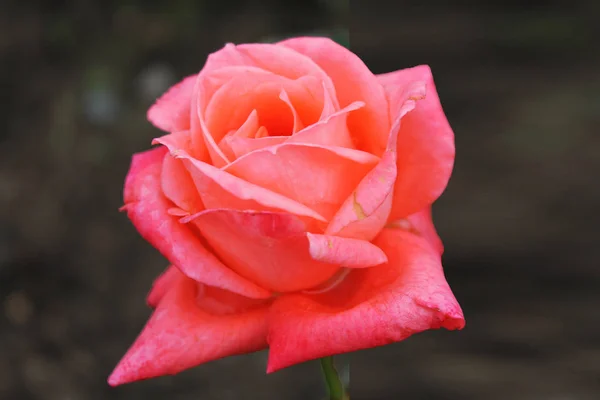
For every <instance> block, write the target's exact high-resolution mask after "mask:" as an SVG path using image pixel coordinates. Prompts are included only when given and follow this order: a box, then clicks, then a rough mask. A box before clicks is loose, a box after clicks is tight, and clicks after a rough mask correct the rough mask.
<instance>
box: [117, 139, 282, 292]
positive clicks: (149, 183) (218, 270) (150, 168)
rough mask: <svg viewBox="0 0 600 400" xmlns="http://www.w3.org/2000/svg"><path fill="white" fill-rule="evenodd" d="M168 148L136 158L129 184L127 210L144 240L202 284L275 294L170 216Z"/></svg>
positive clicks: (132, 164) (125, 196) (127, 184)
mask: <svg viewBox="0 0 600 400" xmlns="http://www.w3.org/2000/svg"><path fill="white" fill-rule="evenodd" d="M165 154H167V149H166V148H164V147H160V148H158V149H153V150H150V151H147V152H144V153H139V154H136V155H134V157H133V159H132V162H131V167H130V170H129V173H128V175H127V179H126V181H125V190H124V199H125V206H124V209H125V210H126V211H127V215H128V217H129V219H130V220H131V222H132V223H133V225H134V226H135V227H136V228H137V230H138V232H139V233H140V234H141V235H142V237H143V238H144V239H146V240H147V241H148V242H150V243H151V244H152V245H153V246H154V247H155V248H156V249H157V250H158V251H160V252H161V253H162V254H163V255H164V256H165V257H166V258H167V259H168V260H169V261H171V263H173V265H175V266H177V267H178V268H179V269H180V270H181V271H182V272H183V273H184V274H186V275H187V276H189V277H190V278H192V279H195V280H197V281H198V282H203V283H206V284H208V285H211V286H216V287H220V288H223V289H227V290H231V291H233V292H236V293H240V294H242V295H245V296H248V297H255V298H266V297H269V296H270V295H271V294H270V292H269V291H268V290H265V289H263V288H261V287H259V286H257V285H256V284H254V283H252V282H249V281H247V280H246V279H244V278H242V277H241V276H239V275H237V274H236V273H235V272H233V271H232V270H231V269H229V268H227V267H226V266H225V265H223V264H222V263H221V262H220V261H219V260H218V259H217V258H216V257H215V256H214V255H213V254H211V253H210V252H209V251H208V250H206V249H205V248H204V246H203V245H202V243H201V242H200V240H199V239H198V237H196V236H195V234H194V233H193V232H192V230H190V228H189V227H188V226H185V225H183V224H181V223H180V222H179V221H178V219H177V218H176V217H174V216H172V215H169V213H168V210H169V208H171V203H170V202H169V200H167V198H165V196H164V195H163V194H162V191H161V171H162V162H163V159H164V157H165Z"/></svg>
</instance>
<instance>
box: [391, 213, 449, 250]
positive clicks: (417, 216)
mask: <svg viewBox="0 0 600 400" xmlns="http://www.w3.org/2000/svg"><path fill="white" fill-rule="evenodd" d="M386 227H389V228H395V229H403V230H405V231H409V232H412V233H414V234H417V235H421V236H423V237H424V238H425V240H427V241H428V242H429V243H430V244H431V245H432V246H433V248H434V249H436V250H437V251H438V252H439V253H440V255H442V254H443V253H444V244H443V243H442V240H441V239H440V237H439V236H438V234H437V231H436V229H435V226H434V225H433V220H432V219H431V207H427V208H426V209H424V210H421V211H419V212H417V213H414V214H411V215H409V216H408V217H406V218H402V219H398V220H395V221H392V222H390V223H388V225H386Z"/></svg>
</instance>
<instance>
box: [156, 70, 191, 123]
mask: <svg viewBox="0 0 600 400" xmlns="http://www.w3.org/2000/svg"><path fill="white" fill-rule="evenodd" d="M196 77H197V75H192V76H188V77H187V78H185V79H184V80H182V81H181V82H179V83H178V84H176V85H175V86H173V87H171V88H170V89H169V90H168V91H167V92H166V93H165V94H163V95H162V96H161V97H160V98H159V99H158V100H156V103H154V105H152V107H150V109H149V110H148V114H147V117H148V120H149V121H150V122H152V124H154V126H156V127H157V128H159V129H162V130H163V131H166V132H175V131H183V130H187V129H190V109H191V104H192V92H193V90H194V85H195V83H196Z"/></svg>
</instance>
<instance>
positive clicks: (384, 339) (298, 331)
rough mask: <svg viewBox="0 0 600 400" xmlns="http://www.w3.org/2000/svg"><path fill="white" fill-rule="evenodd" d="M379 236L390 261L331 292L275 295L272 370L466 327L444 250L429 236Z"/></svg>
mask: <svg viewBox="0 0 600 400" xmlns="http://www.w3.org/2000/svg"><path fill="white" fill-rule="evenodd" d="M374 244H375V245H377V246H379V247H380V248H381V249H383V251H384V252H385V253H386V255H387V257H388V260H389V261H388V263H387V264H384V265H381V266H378V267H375V268H368V269H361V270H353V271H352V272H351V273H350V274H349V275H348V276H347V277H346V278H345V280H344V281H343V282H342V283H340V284H339V285H338V286H337V287H335V288H334V289H332V290H331V291H329V292H326V293H322V294H315V295H308V294H289V295H284V296H280V297H278V298H277V299H276V300H275V302H274V304H273V306H272V308H271V313H270V314H269V335H268V342H269V347H270V351H269V362H268V369H267V372H274V371H276V370H279V369H281V368H285V367H287V366H290V365H293V364H296V363H300V362H304V361H308V360H312V359H316V358H319V357H325V356H330V355H334V354H340V353H346V352H351V351H355V350H360V349H366V348H370V347H376V346H381V345H385V344H389V343H392V342H397V341H401V340H403V339H406V338H407V337H409V336H410V335H412V334H415V333H418V332H421V331H425V330H428V329H437V328H441V327H443V328H446V329H451V330H452V329H462V328H463V327H464V324H465V321H464V317H463V313H462V310H461V309H460V306H459V305H458V302H457V301H456V299H455V298H454V295H453V294H452V291H451V290H450V287H449V286H448V283H447V282H446V280H445V278H444V273H443V271H442V266H441V262H440V256H439V254H438V253H437V252H436V251H435V250H434V249H433V247H432V246H430V245H429V243H427V241H426V240H425V239H423V238H421V237H419V236H416V235H413V234H411V233H409V232H404V231H402V230H395V229H385V230H384V231H383V232H382V233H381V235H380V236H379V237H378V238H377V239H376V240H375V242H374Z"/></svg>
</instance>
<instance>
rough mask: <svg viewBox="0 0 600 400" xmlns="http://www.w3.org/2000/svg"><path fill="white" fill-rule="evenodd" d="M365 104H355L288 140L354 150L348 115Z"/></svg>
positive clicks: (289, 141)
mask: <svg viewBox="0 0 600 400" xmlns="http://www.w3.org/2000/svg"><path fill="white" fill-rule="evenodd" d="M364 105H365V104H364V103H361V102H355V103H352V104H349V105H348V106H346V107H344V108H343V109H341V110H339V111H336V112H334V113H332V114H330V115H329V116H327V117H326V118H323V119H321V120H319V122H317V123H316V124H313V125H310V126H308V127H306V128H304V129H303V130H301V131H300V132H298V133H296V134H295V135H292V136H291V137H289V138H287V140H286V142H288V143H307V144H316V145H323V146H338V147H346V148H349V149H354V148H355V147H354V144H353V143H352V137H351V135H350V131H349V130H348V125H347V118H348V114H350V113H351V112H354V111H355V110H358V109H360V108H361V107H364Z"/></svg>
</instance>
